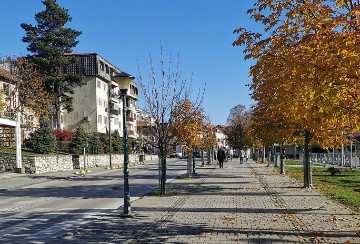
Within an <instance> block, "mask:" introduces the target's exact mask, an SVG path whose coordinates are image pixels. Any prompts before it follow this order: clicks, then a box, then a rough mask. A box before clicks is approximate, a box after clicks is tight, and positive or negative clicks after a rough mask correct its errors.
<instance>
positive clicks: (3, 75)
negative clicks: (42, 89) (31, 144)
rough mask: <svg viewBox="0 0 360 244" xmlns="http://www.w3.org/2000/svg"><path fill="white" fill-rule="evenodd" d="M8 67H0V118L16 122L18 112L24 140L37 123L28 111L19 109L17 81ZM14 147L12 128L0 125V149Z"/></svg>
mask: <svg viewBox="0 0 360 244" xmlns="http://www.w3.org/2000/svg"><path fill="white" fill-rule="evenodd" d="M9 67H10V66H7V65H1V66H0V90H1V91H0V118H4V119H10V120H16V116H17V112H20V115H21V116H20V123H21V137H22V140H24V139H25V138H26V137H28V135H29V134H30V133H31V132H33V131H34V130H35V128H36V127H37V126H38V121H37V119H36V117H35V116H34V113H32V112H31V111H30V110H29V109H27V108H24V107H21V103H20V98H19V91H18V89H17V83H18V82H19V79H18V78H17V77H16V76H14V75H13V74H11V72H10V69H9ZM14 146H15V129H14V127H11V126H8V125H3V124H0V147H14Z"/></svg>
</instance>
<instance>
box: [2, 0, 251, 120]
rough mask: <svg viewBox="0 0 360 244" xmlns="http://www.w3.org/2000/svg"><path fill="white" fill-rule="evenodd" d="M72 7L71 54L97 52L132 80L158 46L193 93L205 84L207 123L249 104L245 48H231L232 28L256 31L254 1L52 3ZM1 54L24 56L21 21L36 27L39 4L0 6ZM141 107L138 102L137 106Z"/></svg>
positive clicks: (34, 0)
mask: <svg viewBox="0 0 360 244" xmlns="http://www.w3.org/2000/svg"><path fill="white" fill-rule="evenodd" d="M57 2H58V4H59V5H60V6H62V7H64V8H66V9H68V10H69V14H70V16H71V17H72V18H73V20H72V22H71V23H69V24H68V25H67V26H68V27H71V28H73V29H76V30H78V31H82V32H83V33H82V35H81V36H80V37H79V39H78V40H79V44H78V45H77V47H76V48H74V51H75V52H96V53H98V54H99V55H101V56H102V57H103V58H105V59H107V60H108V61H109V62H111V63H112V64H113V65H115V66H117V67H119V68H120V69H122V70H124V71H126V72H127V73H130V74H132V75H134V76H135V77H136V76H137V74H138V70H137V66H138V65H139V66H140V68H141V73H142V76H143V78H145V77H147V73H148V70H149V66H150V62H149V56H150V55H152V56H153V59H154V62H153V63H154V65H155V66H157V67H159V53H160V46H161V45H162V47H163V50H164V56H165V58H167V57H169V56H170V55H172V56H173V57H176V56H177V55H179V56H180V62H181V65H180V70H181V71H182V78H183V79H185V80H188V81H189V80H190V79H191V78H192V81H193V85H192V88H193V90H194V92H195V93H196V92H197V91H198V90H199V89H203V87H204V84H205V83H206V93H205V97H204V103H203V107H204V109H205V112H206V113H207V114H208V115H209V117H210V120H211V123H212V124H215V125H218V124H225V123H226V119H227V117H228V115H229V112H230V109H231V108H232V107H234V106H236V105H238V104H242V105H245V106H246V107H247V108H248V107H249V106H250V105H251V104H252V103H253V101H252V100H251V98H250V96H249V91H248V90H247V88H246V86H245V85H246V84H247V83H249V82H250V81H251V78H250V77H248V72H249V68H250V66H251V65H252V64H253V63H252V62H251V61H244V59H243V56H244V55H243V52H242V51H243V49H242V48H241V47H233V46H232V42H233V41H234V40H235V39H236V37H237V36H236V35H235V34H233V30H234V29H236V28H238V27H250V28H253V26H252V25H253V23H252V21H251V20H250V16H249V15H247V14H246V11H247V9H249V8H251V7H252V5H253V3H254V1H245V0H226V1H224V0H210V1H209V0H131V1H125V0H76V1H74V0H57ZM1 9H2V14H1V15H0V26H1V31H2V34H1V38H0V55H2V56H4V55H11V56H13V55H15V56H20V55H25V54H28V52H27V50H26V47H27V44H26V43H23V42H22V41H21V39H22V37H23V36H24V35H25V32H24V30H23V29H22V28H21V27H20V24H21V23H28V24H35V20H34V15H35V14H36V13H38V12H40V11H43V10H44V5H43V4H42V3H41V0H12V1H2V2H1ZM140 105H141V102H140Z"/></svg>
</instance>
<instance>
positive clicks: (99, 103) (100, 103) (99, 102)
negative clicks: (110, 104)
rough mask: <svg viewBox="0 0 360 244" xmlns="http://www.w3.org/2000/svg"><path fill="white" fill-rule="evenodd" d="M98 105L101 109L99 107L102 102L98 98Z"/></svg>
mask: <svg viewBox="0 0 360 244" xmlns="http://www.w3.org/2000/svg"><path fill="white" fill-rule="evenodd" d="M98 105H99V106H100V107H101V105H102V102H101V99H100V98H99V100H98Z"/></svg>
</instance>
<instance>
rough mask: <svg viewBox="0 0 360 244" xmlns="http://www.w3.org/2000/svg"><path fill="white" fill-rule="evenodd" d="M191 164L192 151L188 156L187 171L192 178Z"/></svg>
mask: <svg viewBox="0 0 360 244" xmlns="http://www.w3.org/2000/svg"><path fill="white" fill-rule="evenodd" d="M191 165H192V153H189V154H188V158H187V173H188V177H189V178H191Z"/></svg>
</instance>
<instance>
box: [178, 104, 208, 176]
mask: <svg viewBox="0 0 360 244" xmlns="http://www.w3.org/2000/svg"><path fill="white" fill-rule="evenodd" d="M172 118H173V123H172V125H171V131H172V134H173V135H175V142H176V143H177V144H179V145H182V146H183V150H184V151H185V153H187V154H188V155H189V157H188V176H189V177H191V160H192V152H193V151H194V149H200V148H201V147H202V146H203V138H202V136H203V135H202V131H203V129H204V120H205V118H206V117H205V115H204V112H203V109H202V108H201V107H196V106H195V105H194V103H192V102H191V101H190V100H183V101H180V103H178V104H177V106H176V107H175V109H174V110H173V112H172Z"/></svg>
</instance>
